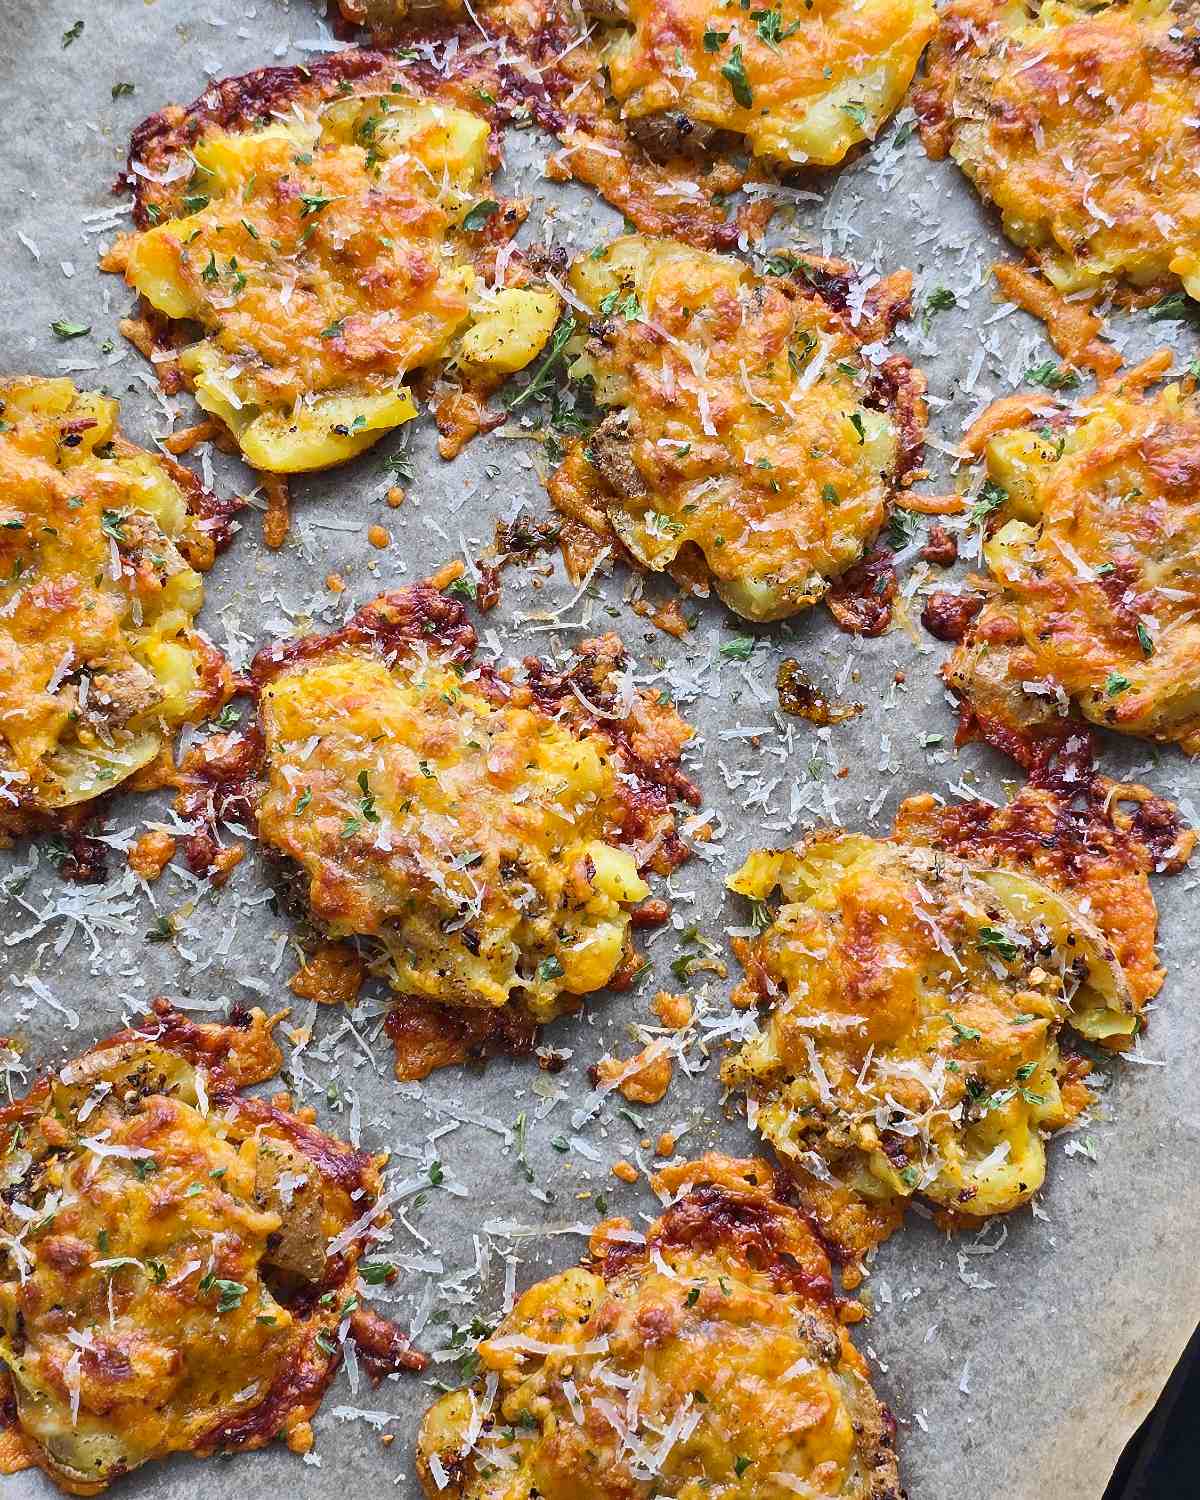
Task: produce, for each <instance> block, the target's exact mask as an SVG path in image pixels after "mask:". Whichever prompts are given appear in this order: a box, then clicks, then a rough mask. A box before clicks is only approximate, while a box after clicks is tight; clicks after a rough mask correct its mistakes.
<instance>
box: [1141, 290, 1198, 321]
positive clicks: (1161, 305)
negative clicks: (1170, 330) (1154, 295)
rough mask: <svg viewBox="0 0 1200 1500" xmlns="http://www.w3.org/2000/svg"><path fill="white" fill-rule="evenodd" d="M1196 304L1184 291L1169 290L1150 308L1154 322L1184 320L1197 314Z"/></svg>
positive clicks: (1151, 318) (1151, 319)
mask: <svg viewBox="0 0 1200 1500" xmlns="http://www.w3.org/2000/svg"><path fill="white" fill-rule="evenodd" d="M1196 311H1197V309H1196V304H1195V303H1194V302H1193V301H1192V300H1191V298H1190V297H1187V296H1185V294H1184V293H1183V292H1168V293H1167V295H1166V296H1165V297H1161V298H1159V300H1158V301H1157V302H1156V303H1155V304H1154V306H1153V307H1152V308H1151V309H1150V321H1151V322H1152V323H1165V322H1172V323H1173V322H1182V321H1183V320H1184V319H1187V318H1194V317H1195V316H1196Z"/></svg>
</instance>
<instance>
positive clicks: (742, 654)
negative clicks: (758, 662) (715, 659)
mask: <svg viewBox="0 0 1200 1500" xmlns="http://www.w3.org/2000/svg"><path fill="white" fill-rule="evenodd" d="M753 650H754V637H753V636H752V635H735V636H734V638H733V640H731V641H726V642H725V644H724V645H723V646H722V647H721V649H720V650H719V651H718V652H717V655H718V656H720V657H723V658H724V660H725V661H749V660H750V655H751V653H752V652H753Z"/></svg>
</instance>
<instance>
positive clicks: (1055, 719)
mask: <svg viewBox="0 0 1200 1500" xmlns="http://www.w3.org/2000/svg"><path fill="white" fill-rule="evenodd" d="M1157 363H1158V364H1161V361H1159V362H1157ZM1147 370H1148V367H1142V371H1140V372H1132V373H1131V376H1130V377H1129V379H1128V381H1127V384H1126V385H1124V386H1122V385H1117V386H1112V387H1109V388H1106V389H1105V390H1104V391H1102V392H1100V393H1099V394H1098V395H1096V396H1094V397H1092V398H1091V399H1089V400H1088V401H1086V402H1084V403H1083V405H1082V407H1081V408H1078V409H1076V410H1075V411H1073V412H1071V413H1070V414H1068V413H1066V412H1062V413H1058V414H1056V415H1054V416H1052V417H1051V418H1050V419H1046V418H1044V417H1043V418H1041V419H1039V420H1038V421H1037V422H1036V425H1030V426H1020V427H1017V428H1014V429H1009V430H1004V431H1000V432H998V433H997V434H996V435H995V436H994V437H993V438H992V440H991V441H990V442H989V443H988V445H987V448H986V455H985V456H986V462H987V473H988V478H989V480H990V482H991V486H992V488H991V490H990V493H991V495H992V497H993V499H995V500H996V501H999V502H1001V503H1000V504H999V507H998V509H997V510H996V511H995V512H994V517H993V520H992V522H991V525H992V530H991V533H990V535H989V537H988V538H987V540H986V541H985V543H984V548H983V555H984V559H985V561H986V562H987V565H988V568H989V570H990V571H991V574H992V576H993V578H994V579H995V580H996V589H995V591H994V593H993V594H992V595H991V596H990V597H989V599H988V600H987V602H986V603H985V605H984V608H983V610H982V611H981V613H980V614H979V615H978V616H977V618H976V619H975V621H974V622H973V623H972V625H971V627H970V628H969V630H968V632H967V634H966V636H965V638H964V639H963V641H962V642H961V644H960V645H959V646H958V647H957V648H956V650H955V652H954V653H953V655H952V656H951V658H950V660H949V662H948V663H947V666H946V678H947V681H948V682H949V683H950V685H951V686H952V687H953V688H954V690H955V691H956V692H957V693H959V694H960V696H961V697H962V698H963V699H965V701H966V703H967V704H968V705H969V707H970V710H971V712H972V713H973V714H974V715H975V716H976V717H977V718H978V719H979V720H981V721H983V722H984V723H985V725H991V726H993V728H994V726H996V725H999V726H1002V727H1003V728H1005V729H1008V730H1012V731H1015V732H1017V733H1022V734H1024V733H1030V732H1032V733H1034V734H1037V733H1039V732H1047V731H1053V730H1054V729H1055V727H1056V726H1061V725H1062V724H1063V718H1064V715H1066V714H1067V712H1068V710H1069V708H1070V707H1071V706H1072V705H1073V706H1074V707H1075V708H1076V709H1077V710H1078V711H1079V712H1080V713H1081V714H1083V716H1084V717H1085V718H1087V719H1089V720H1091V722H1092V723H1094V724H1100V725H1103V726H1104V727H1106V728H1108V729H1115V730H1119V731H1121V732H1123V733H1126V734H1141V735H1146V736H1147V737H1148V738H1150V739H1155V740H1159V741H1161V742H1164V743H1174V744H1179V745H1181V746H1182V747H1183V748H1184V749H1185V750H1187V751H1188V752H1189V753H1191V754H1195V753H1196V752H1197V751H1198V750H1200V618H1198V612H1200V401H1198V400H1197V397H1196V394H1195V392H1194V391H1192V390H1191V389H1190V388H1187V387H1181V386H1179V385H1168V386H1167V387H1165V388H1164V389H1163V390H1161V391H1160V392H1159V393H1158V394H1156V395H1154V396H1153V397H1149V396H1146V395H1145V394H1144V392H1143V391H1142V389H1141V384H1140V381H1141V375H1142V373H1144V372H1146V371H1147Z"/></svg>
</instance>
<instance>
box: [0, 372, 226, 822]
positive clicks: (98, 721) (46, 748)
mask: <svg viewBox="0 0 1200 1500" xmlns="http://www.w3.org/2000/svg"><path fill="white" fill-rule="evenodd" d="M117 412H118V404H117V402H116V401H113V400H111V399H110V398H109V397H107V396H101V395H99V394H98V393H95V392H82V391H77V390H76V389H75V387H74V385H72V383H71V381H70V380H69V379H66V378H65V377H64V378H59V379H40V378H36V377H32V376H30V377H26V378H12V379H8V380H4V381H0V418H2V420H0V837H2V836H3V835H4V834H12V833H18V832H23V831H25V830H26V829H28V828H30V827H33V826H37V825H39V824H40V823H44V822H45V821H46V820H47V819H50V820H53V819H54V818H55V817H56V816H61V815H62V814H64V813H66V812H67V811H68V810H69V809H71V808H73V807H78V806H79V805H80V804H83V803H86V802H88V801H90V800H92V799H94V798H96V797H100V796H102V795H103V794H104V793H105V792H109V791H111V790H112V789H113V788H114V787H115V786H117V785H118V784H119V783H120V782H122V781H124V780H126V779H127V778H128V777H130V776H132V775H133V774H134V773H135V772H136V771H139V770H141V769H142V768H143V767H146V766H149V765H150V764H151V763H152V762H153V761H155V760H156V758H157V757H158V756H159V755H160V753H161V752H162V751H163V750H164V748H166V747H168V746H169V745H170V742H171V738H172V735H173V732H174V731H175V730H177V729H178V728H179V727H180V726H181V725H183V724H185V723H194V722H196V721H197V720H199V719H202V718H204V717H205V716H206V715H208V714H210V713H212V712H213V711H214V710H216V709H218V708H220V706H221V704H222V703H223V702H224V701H225V700H226V698H227V697H228V696H229V693H230V677H229V670H228V668H227V666H226V663H225V659H224V657H223V656H222V655H221V653H220V652H219V651H218V650H217V649H216V647H215V646H213V645H212V643H211V642H210V641H208V640H207V639H206V638H205V636H203V635H202V634H201V632H200V631H199V630H198V629H197V628H196V625H195V620H196V615H197V613H198V612H199V609H200V605H201V602H202V601H203V598H204V587H203V584H202V582H201V578H200V571H198V570H203V569H205V568H207V567H208V566H209V565H210V563H211V562H212V558H213V555H214V552H215V549H216V547H217V546H218V545H220V544H221V543H222V542H223V541H224V539H225V536H226V533H227V530H228V510H229V509H230V507H228V506H223V505H222V504H221V502H219V501H217V500H216V499H215V498H214V497H213V496H212V495H210V494H208V492H207V491H205V490H204V489H203V488H202V487H201V485H200V484H199V482H198V481H197V480H196V479H195V478H194V476H193V475H192V474H190V473H189V472H188V470H186V469H184V468H181V467H180V466H179V465H178V464H175V463H173V462H172V461H171V460H170V459H168V458H164V457H162V456H161V455H159V454H157V453H147V452H145V451H144V450H143V449H141V448H137V447H135V446H134V445H133V444H132V443H130V442H127V441H126V440H125V438H123V437H122V436H121V435H120V433H119V432H118V431H117Z"/></svg>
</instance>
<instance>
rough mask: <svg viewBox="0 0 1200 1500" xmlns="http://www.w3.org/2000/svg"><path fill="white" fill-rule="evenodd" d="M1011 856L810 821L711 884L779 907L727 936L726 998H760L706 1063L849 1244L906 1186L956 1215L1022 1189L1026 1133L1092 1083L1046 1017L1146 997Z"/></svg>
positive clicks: (1032, 1183)
mask: <svg viewBox="0 0 1200 1500" xmlns="http://www.w3.org/2000/svg"><path fill="white" fill-rule="evenodd" d="M982 852H983V851H981V853H982ZM1023 863H1024V861H1020V860H1018V859H1013V860H1011V861H1010V863H1009V864H1007V865H1005V864H1003V863H1000V862H999V861H997V862H996V863H994V864H990V863H987V862H985V859H984V858H981V859H979V860H967V859H962V858H958V857H956V856H955V855H952V854H949V853H946V852H945V851H944V849H942V848H931V847H926V846H922V845H920V844H916V843H907V842H904V841H901V840H897V839H892V840H890V841H888V840H877V839H870V838H867V837H864V836H862V835H857V834H841V833H817V834H814V835H813V836H811V837H810V838H809V839H807V840H806V841H805V842H804V843H803V844H801V845H799V846H798V847H797V848H795V849H793V850H785V851H772V852H768V851H759V852H757V853H754V854H752V855H751V856H750V857H749V859H748V860H747V861H746V863H745V864H744V865H743V866H742V868H741V869H740V870H739V871H738V873H737V874H736V875H735V876H733V877H732V878H731V879H730V881H729V882H728V884H729V886H730V888H731V889H732V890H734V891H737V892H738V893H739V894H741V895H744V896H748V897H751V898H752V899H754V900H756V901H765V900H766V899H767V898H768V897H769V896H770V895H771V893H772V892H773V891H774V890H775V889H776V888H777V887H778V888H779V889H781V890H782V893H783V905H782V906H781V907H780V908H779V910H778V911H777V912H776V913H775V915H774V917H773V919H772V920H771V921H770V922H769V925H768V926H767V927H766V929H765V930H764V931H763V932H762V933H761V935H760V936H758V937H756V938H755V939H753V940H752V941H750V942H748V943H747V942H742V943H741V945H740V947H741V951H740V954H739V956H740V957H741V959H742V961H743V964H744V966H745V968H746V978H745V979H744V980H743V982H742V985H741V987H740V989H739V991H738V993H737V994H736V995H735V1003H739V1004H743V1005H750V1004H754V1003H757V1002H759V1001H762V1002H765V1003H766V1005H767V1007H768V1009H767V1013H766V1016H765V1021H764V1026H763V1029H762V1030H761V1031H760V1032H759V1034H758V1035H757V1036H756V1037H755V1038H754V1039H752V1040H750V1041H748V1042H746V1043H745V1044H744V1045H743V1046H741V1047H740V1048H739V1050H738V1051H737V1052H736V1053H734V1054H732V1055H731V1056H730V1057H729V1058H728V1059H727V1060H726V1062H725V1064H724V1065H723V1068H722V1078H723V1080H724V1082H725V1083H726V1084H727V1085H729V1086H731V1087H732V1086H738V1087H742V1088H744V1089H745V1090H746V1091H747V1094H748V1096H749V1099H750V1100H751V1102H752V1106H753V1112H752V1117H753V1118H754V1120H755V1124H756V1128H757V1129H758V1130H760V1131H761V1132H762V1134H763V1135H764V1136H765V1137H766V1138H767V1139H768V1140H769V1141H770V1142H771V1144H772V1145H773V1146H774V1147H775V1149H776V1150H777V1151H778V1152H779V1154H780V1156H781V1158H782V1160H783V1161H784V1163H785V1165H786V1166H787V1167H788V1169H789V1170H791V1171H793V1172H794V1173H795V1174H796V1177H797V1180H798V1182H799V1184H800V1187H801V1192H802V1193H807V1194H808V1195H809V1198H810V1202H811V1204H812V1206H813V1208H814V1211H815V1212H817V1214H818V1216H819V1217H820V1218H821V1219H822V1220H823V1221H824V1225H823V1227H824V1228H825V1229H826V1230H827V1231H828V1233H829V1234H830V1236H831V1238H832V1240H833V1242H834V1243H838V1244H840V1245H841V1246H842V1247H843V1248H844V1249H846V1250H847V1251H848V1253H850V1254H851V1255H858V1254H861V1253H862V1251H863V1250H864V1249H866V1248H869V1246H870V1244H871V1243H872V1241H878V1240H879V1239H881V1238H883V1237H884V1236H885V1235H886V1234H887V1233H889V1232H890V1231H891V1229H893V1228H894V1227H895V1226H896V1224H897V1223H898V1222H899V1219H900V1217H901V1214H902V1211H903V1207H904V1205H905V1204H906V1203H907V1202H908V1201H909V1200H910V1199H912V1198H913V1197H914V1196H920V1197H922V1198H924V1199H925V1200H927V1201H928V1202H930V1203H932V1204H934V1205H935V1206H936V1207H937V1208H939V1209H942V1210H945V1211H947V1212H949V1213H950V1214H952V1215H955V1216H961V1217H962V1218H963V1219H964V1220H966V1221H968V1222H969V1221H979V1220H981V1219H983V1218H986V1217H987V1216H989V1215H992V1214H999V1213H1005V1212H1008V1211H1009V1210H1011V1209H1013V1208H1016V1207H1018V1206H1019V1205H1020V1204H1022V1203H1025V1202H1027V1201H1028V1199H1029V1198H1030V1197H1032V1195H1033V1194H1034V1193H1036V1192H1037V1191H1038V1189H1039V1188H1040V1187H1041V1185H1042V1182H1043V1180H1044V1177H1045V1171H1046V1152H1045V1145H1044V1141H1043V1135H1044V1133H1046V1132H1049V1131H1051V1130H1056V1129H1059V1128H1061V1127H1062V1126H1064V1125H1067V1124H1069V1123H1070V1122H1071V1121H1072V1120H1073V1119H1075V1118H1076V1117H1077V1116H1078V1115H1079V1113H1080V1111H1081V1110H1082V1109H1083V1108H1084V1107H1085V1105H1086V1104H1087V1102H1088V1100H1089V1098H1090V1094H1089V1093H1088V1090H1087V1089H1086V1087H1085V1086H1084V1085H1083V1084H1082V1083H1081V1082H1080V1079H1081V1077H1082V1075H1083V1074H1084V1073H1086V1064H1084V1063H1082V1062H1081V1061H1080V1060H1079V1059H1077V1058H1073V1057H1072V1056H1070V1055H1069V1054H1065V1053H1063V1052H1062V1051H1061V1050H1060V1046H1059V1038H1060V1035H1061V1033H1062V1032H1063V1029H1064V1028H1065V1027H1070V1028H1072V1029H1073V1030H1074V1031H1075V1032H1076V1033H1078V1034H1080V1035H1082V1036H1084V1037H1086V1038H1088V1039H1089V1040H1092V1041H1098V1042H1103V1043H1106V1044H1108V1045H1110V1046H1121V1045H1124V1044H1126V1043H1127V1042H1128V1041H1129V1039H1130V1038H1131V1037H1132V1036H1133V1035H1134V1034H1135V1033H1136V1031H1137V1028H1138V1012H1139V1010H1140V1007H1141V1004H1142V1003H1144V998H1145V996H1144V994H1142V995H1135V993H1134V992H1133V990H1132V989H1131V987H1130V985H1129V982H1128V980H1127V978H1126V975H1125V973H1124V971H1123V969H1122V967H1121V965H1120V963H1119V961H1118V959H1117V956H1116V953H1115V951H1114V948H1113V945H1112V943H1111V942H1110V940H1109V938H1108V936H1107V935H1106V933H1104V932H1103V931H1101V929H1100V928H1099V927H1098V926H1097V925H1096V922H1095V921H1094V920H1093V918H1092V917H1091V916H1090V915H1085V912H1084V908H1083V907H1082V905H1081V904H1080V903H1079V901H1078V899H1077V896H1076V894H1075V893H1071V894H1068V892H1067V891H1066V890H1064V889H1057V888H1055V887H1054V886H1052V885H1050V884H1049V883H1047V882H1046V881H1045V880H1042V879H1039V878H1037V877H1036V876H1035V875H1034V874H1032V873H1030V872H1029V870H1028V867H1027V865H1026V867H1025V868H1021V865H1022V864H1023Z"/></svg>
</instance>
